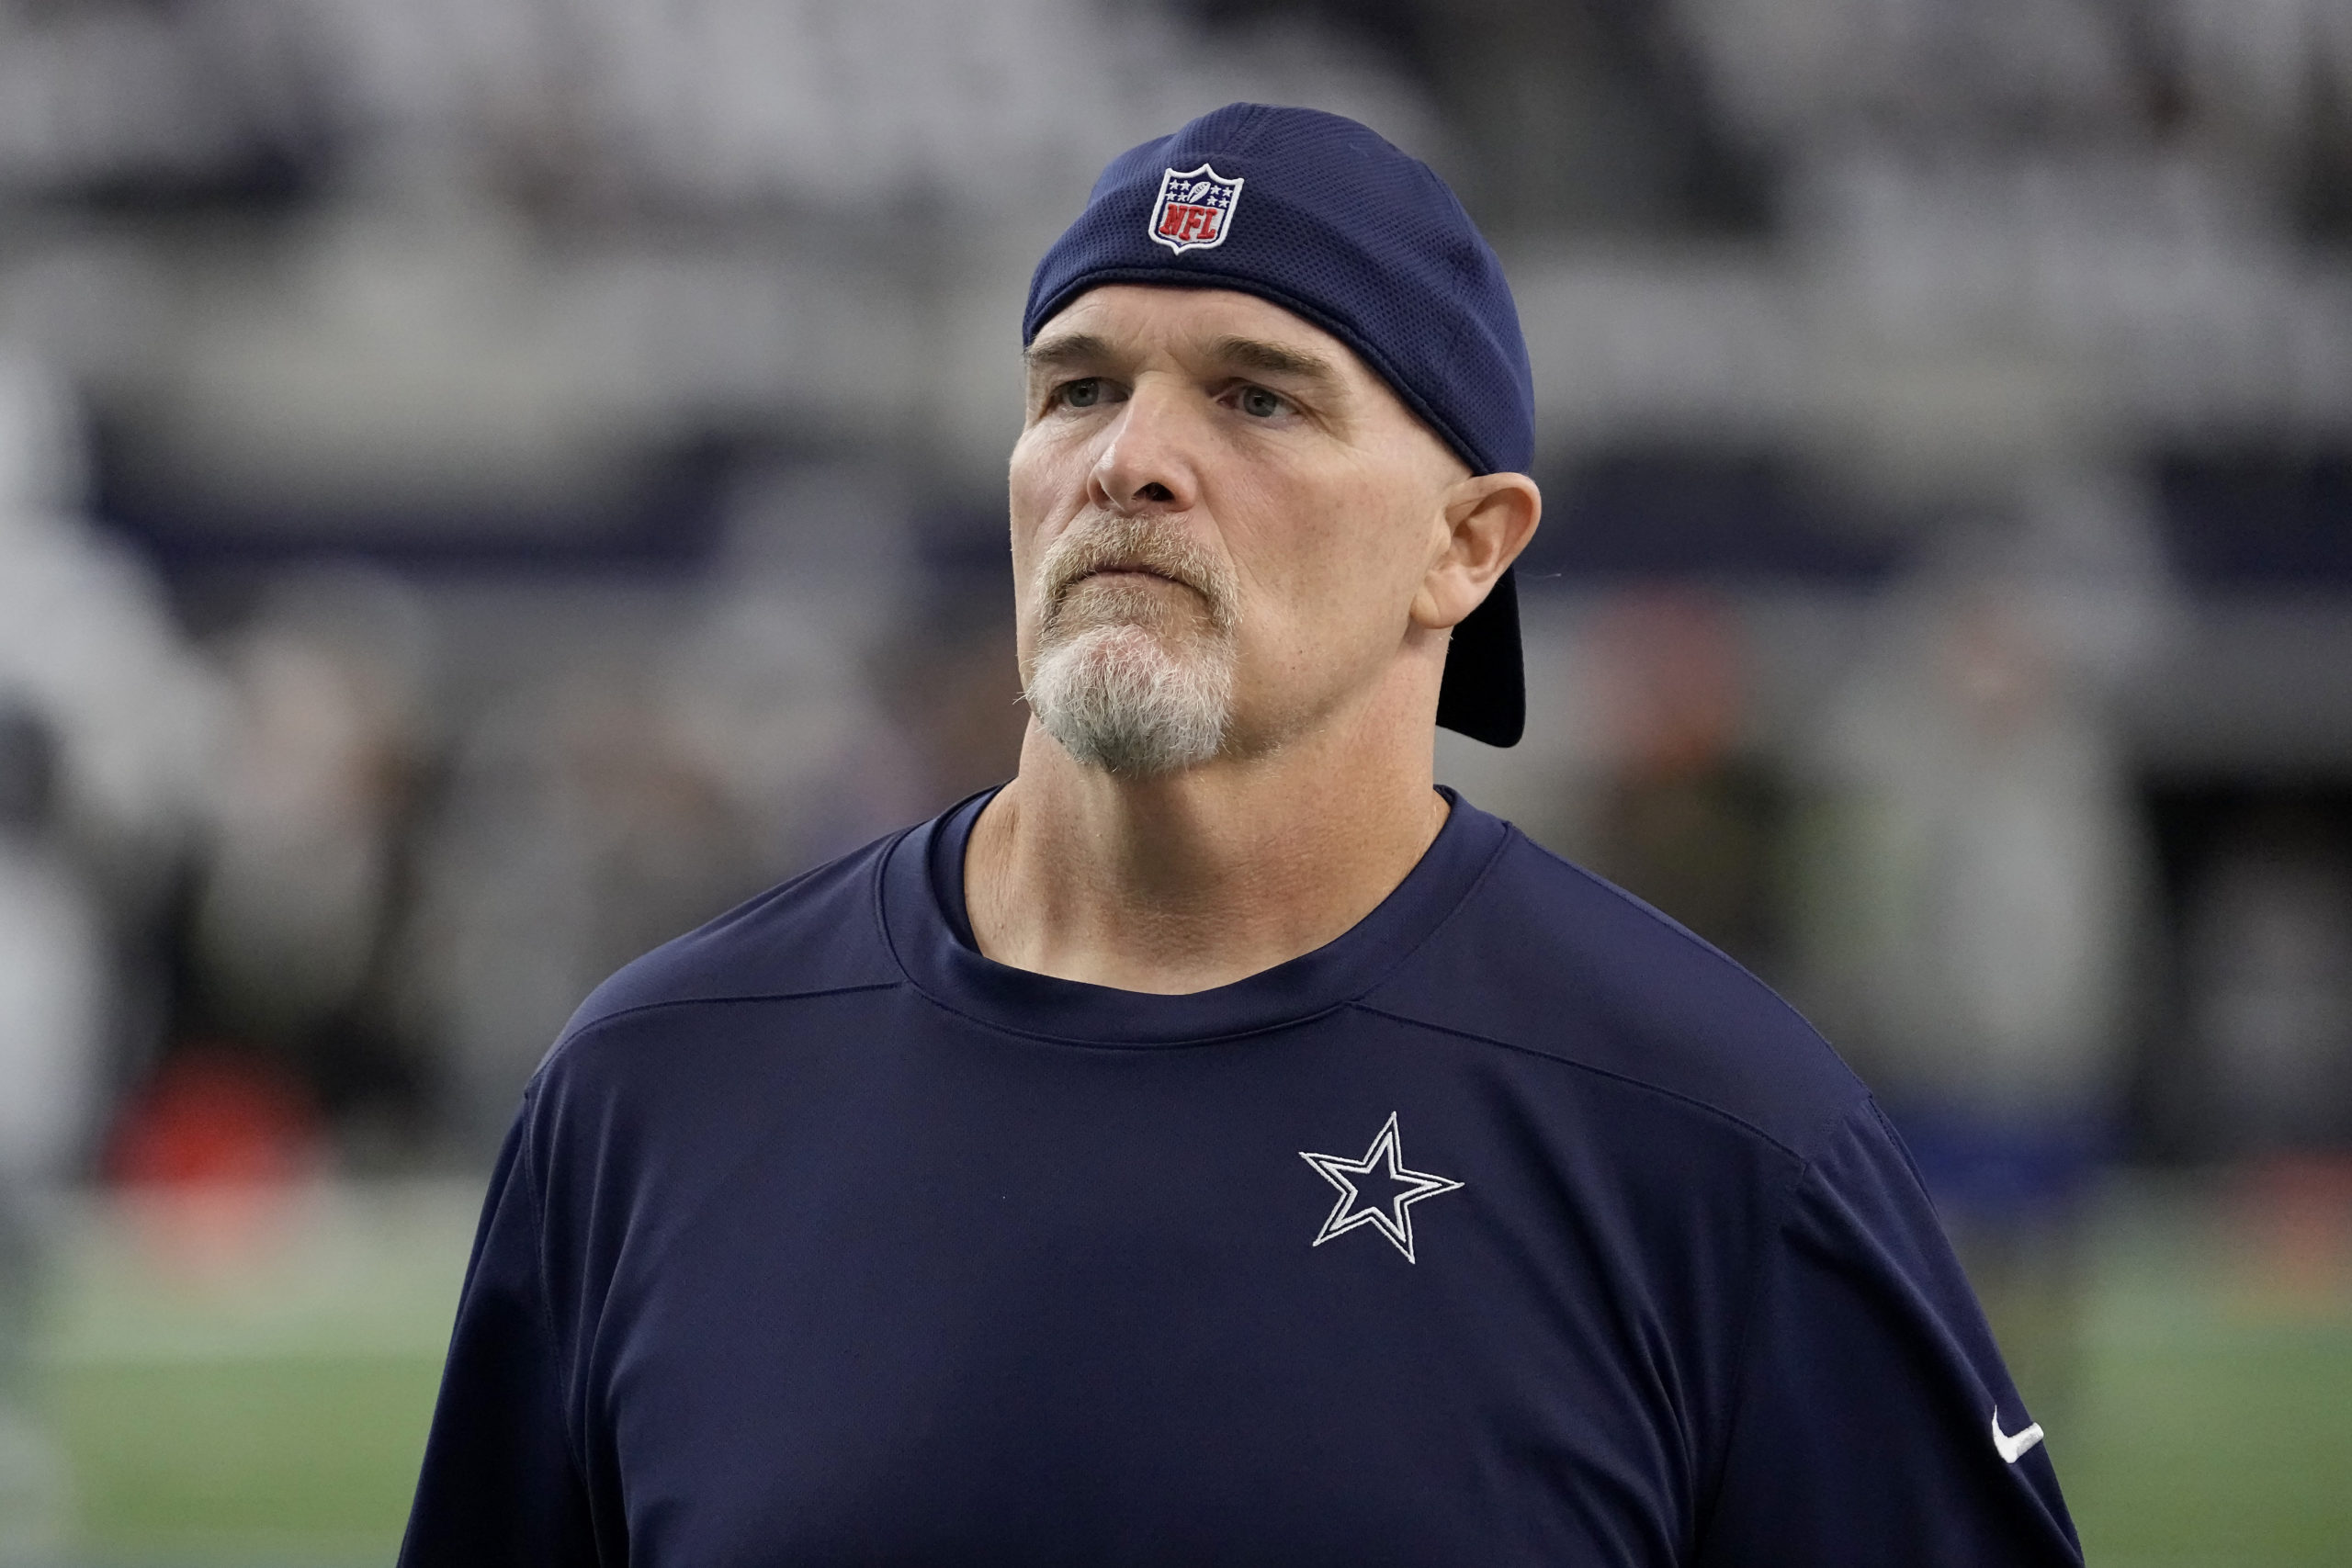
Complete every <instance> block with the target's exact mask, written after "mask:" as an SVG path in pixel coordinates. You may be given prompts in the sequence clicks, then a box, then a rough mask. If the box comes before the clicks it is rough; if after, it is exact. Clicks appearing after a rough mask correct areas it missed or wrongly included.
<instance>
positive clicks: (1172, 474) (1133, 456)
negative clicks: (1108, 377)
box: [1087, 386, 1199, 514]
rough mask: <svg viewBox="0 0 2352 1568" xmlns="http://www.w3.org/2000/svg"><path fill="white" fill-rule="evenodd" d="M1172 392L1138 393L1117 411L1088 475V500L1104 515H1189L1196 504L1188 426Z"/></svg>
mask: <svg viewBox="0 0 2352 1568" xmlns="http://www.w3.org/2000/svg"><path fill="white" fill-rule="evenodd" d="M1180 402H1181V400H1180V399H1179V398H1177V397H1176V396H1175V395H1173V394H1172V392H1171V391H1170V389H1162V388H1155V387H1149V386H1146V387H1138V388H1137V389H1136V391H1135V393H1134V394H1133V395H1132V396H1131V397H1129V398H1128V400H1127V401H1126V402H1125V405H1124V406H1122V407H1121V409H1120V411H1119V415H1118V418H1117V420H1116V422H1115V423H1114V424H1113V425H1112V427H1111V431H1110V439H1109V440H1108V441H1106V442H1105V443H1104V444H1103V450H1102V452H1101V454H1100V455H1098V456H1097V457H1095V459H1094V468H1093V469H1092V471H1091V472H1090V473H1089V474H1088V475H1087V490H1088V491H1089V494H1088V497H1087V499H1088V500H1090V501H1091V502H1093V503H1094V504H1095V505H1096V506H1098V507H1101V508H1102V509H1103V511H1105V512H1113V513H1122V514H1126V513H1143V512H1183V511H1188V510H1190V509H1191V507H1192V506H1193V502H1194V501H1195V500H1196V499H1197V498H1198V493H1199V486H1198V481H1197V475H1196V471H1195V469H1194V467H1193V438H1192V437H1193V432H1192V431H1191V430H1190V429H1189V428H1188V427H1189V424H1190V423H1191V422H1189V421H1188V420H1187V419H1186V418H1185V417H1184V412H1183V410H1182V407H1181V406H1180Z"/></svg>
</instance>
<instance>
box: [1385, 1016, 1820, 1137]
mask: <svg viewBox="0 0 2352 1568" xmlns="http://www.w3.org/2000/svg"><path fill="white" fill-rule="evenodd" d="M1349 1005H1350V1006H1352V1007H1355V1008H1359V1009H1361V1010H1363V1011H1365V1012H1368V1013H1371V1014H1372V1015H1373V1016H1374V1017H1375V1018H1385V1019H1386V1020H1388V1021H1390V1022H1392V1023H1403V1024H1409V1025H1410V1026H1412V1027H1413V1028H1415V1029H1426V1030H1429V1031H1430V1032H1432V1033H1435V1034H1450V1035H1452V1036H1453V1037H1454V1038H1455V1039H1457V1040H1469V1041H1475V1042H1476V1043H1478V1044H1481V1045H1492V1046H1494V1047H1495V1048H1496V1049H1497V1050H1500V1051H1515V1052H1517V1053H1519V1054H1520V1055H1523V1056H1533V1057H1535V1058H1537V1059H1538V1060H1540V1061H1545V1062H1554V1063H1557V1064H1558V1065H1559V1066H1564V1067H1570V1068H1573V1069H1575V1070H1576V1071H1577V1072H1580V1073H1588V1074H1590V1075H1591V1076H1592V1077H1598V1078H1607V1079H1608V1080H1609V1081H1611V1083H1621V1084H1623V1085H1624V1086H1625V1087H1626V1088H1628V1089H1640V1090H1642V1091H1644V1092H1645V1093H1647V1094H1654V1095H1657V1097H1658V1098H1659V1099H1661V1100H1673V1101H1675V1102H1676V1103H1677V1104H1680V1105H1687V1106H1689V1107H1691V1109H1692V1110H1693V1111H1705V1112H1706V1113H1707V1114H1708V1115H1710V1116H1713V1117H1714V1118H1716V1119H1717V1120H1719V1121H1724V1122H1730V1123H1731V1124H1732V1125H1733V1126H1735V1127H1737V1128H1739V1129H1740V1130H1741V1131H1742V1132H1745V1133H1748V1134H1753V1135H1754V1136H1755V1137H1756V1138H1757V1139H1758V1141H1760V1142H1762V1143H1764V1144H1766V1145H1770V1147H1772V1148H1774V1149H1777V1150H1779V1151H1780V1152H1781V1154H1782V1155H1784V1156H1787V1157H1788V1158H1789V1159H1790V1160H1792V1161H1793V1162H1794V1163H1795V1165H1796V1166H1797V1167H1798V1168H1800V1169H1803V1168H1805V1167H1806V1166H1808V1165H1809V1164H1810V1163H1811V1162H1810V1161H1808V1160H1807V1159H1806V1158H1805V1156H1803V1155H1801V1154H1799V1153H1797V1151H1796V1150H1794V1149H1792V1148H1791V1147H1790V1146H1789V1145H1787V1144H1785V1143H1782V1142H1781V1140H1780V1139H1779V1138H1776V1137H1774V1136H1773V1135H1772V1134H1770V1133H1768V1132H1766V1131H1765V1130H1764V1129H1763V1128H1761V1127H1758V1125H1757V1124H1756V1123H1755V1122H1750V1121H1748V1120H1747V1118H1746V1117H1744V1116H1741V1115H1739V1114H1737V1113H1736V1112H1734V1111H1726V1110H1724V1108H1723V1107H1722V1106H1720V1105H1712V1104H1710V1103H1708V1102H1707V1101H1706V1100H1701V1099H1699V1098H1698V1097H1697V1096H1695V1095H1689V1094H1684V1093H1683V1092H1682V1091H1681V1090H1679V1089H1668V1088H1667V1087H1666V1086H1665V1085H1663V1084H1655V1083H1649V1082H1645V1080H1643V1079H1641V1078H1637V1077H1633V1076H1632V1075H1631V1074H1628V1073H1621V1072H1617V1071H1614V1070H1612V1069H1611V1068H1608V1067H1598V1066H1593V1065H1592V1064H1591V1063H1590V1062H1579V1061H1577V1059H1576V1058H1575V1057H1573V1056H1563V1055H1559V1054H1558V1053H1556V1052H1552V1051H1544V1050H1540V1049H1538V1048H1537V1047H1535V1046H1532V1045H1522V1044H1520V1043H1518V1042H1516V1041H1510V1040H1498V1039H1496V1038H1495V1037H1494V1036H1493V1035H1491V1034H1480V1033H1477V1032H1475V1031H1472V1030H1467V1029H1455V1028H1453V1026H1451V1025H1449V1024H1443V1023H1432V1022H1430V1021H1429V1020H1428V1019H1425V1018H1414V1017H1412V1016H1410V1015H1409V1014H1406V1013H1401V1012H1391V1011H1389V1010H1387V1009H1386V1008H1380V1007H1374V1005H1373V1004H1372V1003H1370V1002H1365V1001H1357V1002H1352V1003H1351V1004H1349ZM1845 1114H1846V1111H1839V1112H1838V1115H1839V1116H1841V1117H1842V1116H1844V1115H1845Z"/></svg>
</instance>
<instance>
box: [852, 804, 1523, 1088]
mask: <svg viewBox="0 0 2352 1568" xmlns="http://www.w3.org/2000/svg"><path fill="white" fill-rule="evenodd" d="M999 787H1000V788H1001V787H1002V786H1001V785H1000V786H999ZM1438 793H1439V794H1441V795H1444V796H1445V800H1446V804H1447V806H1448V807H1451V809H1450V810H1449V811H1448V812H1447V814H1446V819H1445V822H1444V825H1443V826H1442V827H1441V828H1439V829H1438V832H1437V837H1436V838H1435V839H1433V840H1430V847H1429V848H1428V849H1427V850H1426V851H1424V852H1422V855H1421V858H1420V860H1419V862H1417V863H1415V864H1414V866H1413V869H1412V870H1410V871H1408V872H1407V873H1406V874H1405V878H1404V880H1403V881H1402V882H1399V883H1398V884H1397V886H1396V887H1395V888H1393V889H1392V890H1391V891H1390V892H1389V895H1388V897H1385V898H1384V899H1382V900H1381V901H1380V903H1379V904H1378V905H1376V906H1374V908H1373V910H1372V912H1371V913H1370V914H1368V915H1366V916H1364V918H1363V919H1361V920H1358V921H1357V922H1356V923H1355V924H1354V925H1353V926H1351V927H1350V928H1348V930H1346V931H1342V932H1341V933H1340V935H1338V936H1336V937H1334V938H1333V939H1332V940H1331V941H1329V942H1326V943H1324V944H1323V945H1322V946H1321V947H1318V948H1317V949H1315V950H1314V951H1313V952H1311V953H1301V954H1300V955H1299V956H1298V957H1296V958H1293V959H1290V960H1287V961H1286V962H1284V963H1282V964H1275V965H1274V966H1273V967H1272V968H1271V969H1263V970H1261V971H1259V972H1258V973H1257V974H1255V975H1250V976H1245V977H1243V978H1241V979H1239V980H1236V981H1234V982H1232V983H1231V984H1230V985H1225V986H1217V987H1212V988H1211V989H1208V990H1205V991H1193V992H1190V993H1187V994H1185V995H1182V996H1163V995H1160V994H1159V993H1157V992H1151V991H1126V990H1120V989H1118V988H1116V987H1110V986H1095V985H1090V984H1088V983H1086V982H1084V981H1080V980H1065V979H1061V978H1059V977H1058V976H1052V975H1040V974H1036V973H1034V972H1033V971H1030V970H1027V969H1016V968H1014V967H1012V965H1010V964H1000V963H998V962H997V961H996V960H994V959H992V958H989V957H988V956H987V955H986V954H984V953H981V952H980V950H979V946H978V943H977V942H974V940H973V938H972V930H971V921H970V918H969V916H968V914H967V911H966V909H965V906H964V853H965V850H966V847H967V844H968V843H969V842H970V840H971V833H972V824H973V823H974V822H976V821H978V818H979V815H980V812H981V811H982V810H983V809H984V808H986V807H987V806H988V803H989V801H990V800H992V799H994V798H995V797H996V794H997V791H996V790H995V789H989V790H984V791H982V792H981V793H980V794H978V795H973V796H971V797H970V798H969V799H967V800H964V801H961V802H958V803H957V804H956V805H955V806H952V807H949V808H948V809H947V810H946V811H944V812H943V813H941V814H940V815H939V816H937V817H935V818H932V819H931V820H930V821H928V822H926V823H924V824H922V826H921V827H918V828H914V829H909V830H908V831H907V832H906V833H905V834H904V835H902V836H901V837H900V838H899V840H898V842H897V843H895V844H893V845H892V846H891V848H890V852H889V853H888V855H887V856H886V858H885V859H884V862H883V864H882V867H881V871H880V874H879V886H878V887H877V890H876V891H877V895H878V897H879V898H880V902H881V918H882V925H883V929H884V931H885V933H886V935H887V936H888V941H889V944H890V949H891V953H892V956H893V957H895V958H896V959H897V961H898V964H899V968H900V969H901V970H902V971H903V972H904V973H905V975H906V976H907V978H908V980H909V981H910V982H911V983H912V984H913V985H914V987H915V988H916V989H918V990H920V991H922V993H923V994H924V995H925V996H927V997H929V998H931V999H932V1000H933V1001H935V1002H937V1003H938V1004H939V1005H940V1006H942V1007H944V1008H946V1009H948V1010H951V1011H954V1012H957V1013H961V1014H963V1015H965V1016H967V1017H969V1018H972V1019H975V1020H977V1021H980V1022H982V1023H986V1024H989V1025H990V1026H991V1027H994V1028H998V1029H1003V1030H1008V1031H1011V1032H1015V1033H1021V1034H1030V1035H1037V1036H1041V1037H1044V1038H1047V1039H1053V1040H1059V1041H1066V1042H1069V1043H1078V1044H1095V1045H1112V1046H1140V1045H1180V1044H1192V1043H1204V1042H1207V1041H1211V1040H1218V1039H1226V1038H1230V1037H1232V1036H1235V1035H1241V1034H1251V1033H1256V1032H1261V1031H1264V1030H1268V1029H1276V1028H1280V1027H1282V1026H1283V1025H1285V1024H1291V1023H1296V1022H1299V1021H1303V1020H1306V1019H1308V1018H1312V1017H1314V1016H1316V1015H1317V1014H1318V1013H1323V1012H1328V1011H1329V1010H1331V1009H1332V1008H1334V1007H1337V1006H1339V1005H1340V1004H1341V1003H1343V1002H1347V1001H1350V1000H1352V999H1353V998H1356V997H1359V996H1362V995H1363V993H1364V992H1365V991H1368V990H1370V989H1371V988H1372V987H1374V986H1375V985H1377V984H1378V983H1379V982H1380V981H1381V980H1383V979H1385V978H1386V977H1387V976H1388V975H1389V974H1390V973H1391V972H1392V971H1394V970H1395V968H1396V967H1397V964H1399V963H1400V962H1402V961H1403V960H1404V959H1405V958H1406V956H1407V955H1408V954H1409V953H1411V952H1412V951H1413V950H1414V949H1415V948H1417V947H1419V945H1420V944H1421V943H1422V942H1424V941H1426V940H1427V939H1428V937H1429V936H1430V933H1431V932H1433V931H1436V930H1437V928H1438V927H1439V926H1440V925H1442V924H1443V923H1444V921H1445V919H1446V918H1447V917H1448V916H1449V915H1451V914H1453V911H1454V909H1455V908H1458V907H1459V906H1460V904H1461V903H1462V900H1463V899H1464V897H1467V896H1468V895H1469V893H1470V891H1471V889H1472V888H1473V887H1475V886H1476V885H1477V883H1478V881H1479V879H1480V877H1481V876H1482V875H1483V874H1485V872H1486V870H1487V866H1488V865H1489V864H1491V863H1492V862H1493V861H1494V859H1495V857H1496V855H1497V854H1498V853H1499V852H1501V850H1502V847H1503V843H1504V840H1505V839H1506V837H1507V836H1508V834H1509V832H1510V829H1509V828H1508V827H1507V825H1506V824H1504V823H1503V822H1502V821H1501V820H1500V819H1499V818H1494V817H1489V816H1488V815H1487V814H1486V813H1485V812H1483V811H1480V810H1478V809H1477V808H1476V807H1473V806H1470V805H1468V804H1467V803H1465V802H1464V800H1463V799H1462V797H1461V796H1460V795H1456V794H1455V793H1454V792H1453V791H1452V790H1450V789H1446V788H1445V787H1443V786H1442V785H1441V786H1439V791H1438Z"/></svg>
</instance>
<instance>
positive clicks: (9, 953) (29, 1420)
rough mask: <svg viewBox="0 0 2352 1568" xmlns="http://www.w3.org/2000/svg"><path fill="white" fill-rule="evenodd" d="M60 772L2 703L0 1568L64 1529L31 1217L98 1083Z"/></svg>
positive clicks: (87, 923)
mask: <svg viewBox="0 0 2352 1568" xmlns="http://www.w3.org/2000/svg"><path fill="white" fill-rule="evenodd" d="M57 773H58V767H57V746H56V740H55V736H54V734H53V732H52V731H51V728H50V726H49V725H48V723H47V721H45V720H44V719H43V718H42V717H41V716H40V714H39V713H38V712H37V711H35V710H34V709H33V708H32V707H31V706H30V705H27V704H25V703H22V702H20V701H14V700H11V698H10V697H9V695H8V694H6V692H5V691H0V1562H25V1561H28V1560H31V1559H32V1558H34V1557H36V1556H37V1555H38V1554H39V1553H40V1552H42V1551H48V1550H51V1549H52V1548H53V1547H54V1545H55V1537H56V1532H57V1530H58V1529H59V1528H60V1526H61V1525H62V1506H63V1491H62V1483H63V1474H62V1455H61V1454H60V1453H59V1452H58V1450H56V1449H55V1447H54V1446H53V1445H52V1444H51V1441H50V1440H49V1438H48V1437H47V1436H46V1433H45V1431H44V1427H45V1423H44V1422H43V1421H41V1420H40V1418H39V1416H38V1414H37V1412H38V1411H39V1409H40V1405H39V1399H38V1391H37V1390H36V1389H35V1387H34V1386H33V1375H32V1373H33V1369H32V1347H33V1338H34V1335H35V1331H36V1328H37V1325H38V1313H39V1306H40V1254H41V1236H40V1227H39V1224H38V1222H37V1213H36V1210H37V1208H38V1206H39V1203H40V1200H41V1199H42V1198H44V1197H46V1196H49V1195H51V1194H53V1193H54V1192H55V1191H56V1190H58V1189H60V1188H61V1187H62V1185H63V1184H65V1183H66V1182H67V1181H69V1180H71V1179H73V1178H74V1177H76V1176H78V1175H79V1174H80V1173H81V1168H82V1165H83V1160H84V1155H85V1147H86V1145H87V1142H88V1138H89V1134H90V1123H91V1120H92V1118H93V1116H94V1115H95V1113H96V1110H97V1100H98V1093H99V1089H100V1086H101V1084H102V1082H103V1079H104V1077H105V1070H106V1061H105V1055H106V1043H107V1015H106V1009H105V998H104V989H105V985H106V965H107V943H106V931H105V925H104V922H103V920H102V919H101V916H100V912H99V908H98V906H97V902H96V899H95V898H93V897H91V895H90V892H89V890H88V889H87V888H86V887H85V886H84V883H83V879H82V876H81V874H80V871H79V868H78V867H77V866H76V865H75V864H74V861H73V859H72V858H71V856H70V855H68V854H67V852H66V851H65V846H64V845H63V843H62V840H61V837H60V835H59V833H58V830H57V829H58V822H57V806H58V791H57Z"/></svg>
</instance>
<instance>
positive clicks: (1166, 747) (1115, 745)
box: [1029, 624, 1233, 777]
mask: <svg viewBox="0 0 2352 1568" xmlns="http://www.w3.org/2000/svg"><path fill="white" fill-rule="evenodd" d="M1064 630H1065V629H1064V628H1057V632H1062V631H1064ZM1217 652H1218V650H1213V649H1205V648H1203V647H1201V646H1200V645H1199V644H1198V643H1197V642H1196V641H1193V642H1190V643H1189V645H1185V646H1177V647H1171V646H1170V644H1169V642H1168V641H1167V640H1166V639H1164V638H1163V637H1161V636H1160V635H1159V633H1158V632H1157V631H1156V630H1155V629H1153V628H1149V627H1145V626H1134V625H1131V624H1119V625H1113V626H1098V627H1094V628H1091V629H1088V630H1082V631H1078V632H1072V633H1067V635H1058V636H1057V637H1056V638H1055V640H1054V642H1053V644H1052V646H1050V647H1046V648H1044V649H1041V650H1040V651H1039V653H1038V656H1037V660H1036V662H1035V669H1034V671H1033V674H1032V678H1031V680H1030V682H1029V705H1030V708H1031V711H1033V712H1034V713H1035V715H1036V716H1037V719H1038V721H1039V722H1040V723H1041V724H1043V725H1044V726H1045V728H1046V733H1047V734H1049V735H1051V736H1052V737H1053V738H1054V739H1056V740H1057V741H1059V742H1060V743H1061V746H1062V749H1063V750H1066V751H1068V752H1069V754H1070V755H1071V756H1072V757H1073V758H1075V759H1076V760H1077V761H1080V762H1081V763H1084V764H1086V765H1088V766H1090V767H1097V768H1101V769H1103V771H1105V772H1107V773H1116V774H1120V775H1122V776H1127V777H1159V776H1164V775H1166V774H1168V773H1176V772H1180V771H1182V769H1185V768H1189V767H1194V766H1197V765H1199V764H1200V763H1203V762H1205V761H1209V760H1210V759H1211V758H1213V757H1215V756H1216V754H1217V752H1218V751H1219V750H1220V749H1221V747H1222V744H1223V741H1224V738H1225V730H1226V725H1227V717H1228V713H1227V707H1228V704H1229V702H1230V698H1231V694H1232V687H1233V682H1232V664H1231V660H1230V659H1229V658H1220V657H1218V656H1217Z"/></svg>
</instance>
